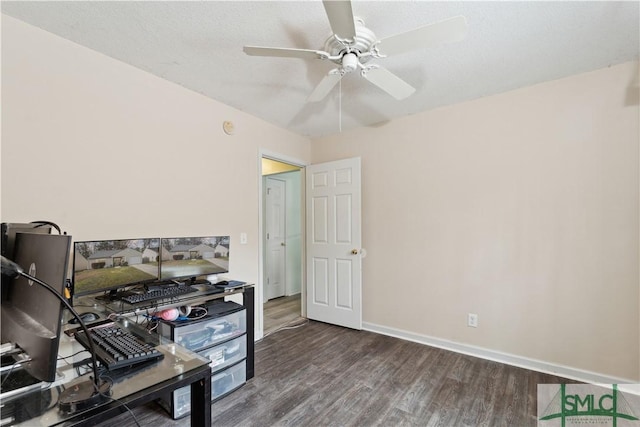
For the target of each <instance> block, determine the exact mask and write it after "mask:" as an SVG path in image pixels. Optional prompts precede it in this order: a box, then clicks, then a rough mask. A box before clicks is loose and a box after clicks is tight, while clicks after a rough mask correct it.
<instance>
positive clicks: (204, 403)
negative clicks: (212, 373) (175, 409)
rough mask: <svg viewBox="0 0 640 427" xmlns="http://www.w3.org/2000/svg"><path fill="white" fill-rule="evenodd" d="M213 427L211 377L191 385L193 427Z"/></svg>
mask: <svg viewBox="0 0 640 427" xmlns="http://www.w3.org/2000/svg"><path fill="white" fill-rule="evenodd" d="M210 426H211V377H208V378H204V379H200V380H198V381H195V382H194V383H192V384H191V427H210Z"/></svg>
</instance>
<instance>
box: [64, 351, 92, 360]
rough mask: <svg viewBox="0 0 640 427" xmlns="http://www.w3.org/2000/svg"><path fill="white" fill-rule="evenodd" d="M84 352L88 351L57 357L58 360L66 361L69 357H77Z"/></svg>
mask: <svg viewBox="0 0 640 427" xmlns="http://www.w3.org/2000/svg"><path fill="white" fill-rule="evenodd" d="M85 351H86V352H88V351H89V350H86V349H84V350H80V351H76V352H75V353H73V354H72V355H71V356H60V357H58V360H66V359H68V358H70V357H73V356H77V355H78V354H80V353H84V352H85Z"/></svg>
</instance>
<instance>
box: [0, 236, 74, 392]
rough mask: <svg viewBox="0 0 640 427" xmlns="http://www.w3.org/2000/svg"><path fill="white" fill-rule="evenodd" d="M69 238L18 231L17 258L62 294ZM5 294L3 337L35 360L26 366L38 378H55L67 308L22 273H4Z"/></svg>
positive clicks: (16, 259) (47, 379) (51, 379)
mask: <svg viewBox="0 0 640 427" xmlns="http://www.w3.org/2000/svg"><path fill="white" fill-rule="evenodd" d="M70 249H71V236H67V235H55V234H34V233H17V234H16V236H15V246H14V249H13V250H14V252H13V253H14V259H13V261H15V262H16V263H17V264H18V265H19V266H20V267H22V268H23V269H24V271H25V272H28V273H29V274H30V275H31V276H34V277H36V278H37V279H40V280H42V281H43V282H45V283H47V284H48V285H50V286H51V287H52V288H54V289H55V290H56V291H57V292H58V293H59V294H60V295H63V292H64V287H65V281H66V278H67V269H68V262H69V251H70ZM2 286H3V287H7V288H8V289H7V298H6V299H5V300H3V301H2V310H1V311H0V313H1V319H2V324H1V332H0V333H1V335H2V337H1V339H2V342H3V343H7V342H11V343H14V344H16V345H17V346H18V347H20V348H21V349H22V350H24V352H25V353H26V354H27V355H28V356H29V358H30V359H31V361H30V362H27V363H25V364H24V368H25V370H26V371H27V372H28V373H29V374H31V375H32V376H33V377H34V378H36V379H38V380H40V381H47V382H52V381H54V380H55V372H56V362H57V358H58V344H59V341H60V328H61V322H62V313H63V309H64V306H63V305H62V303H61V302H60V300H59V299H58V298H56V296H55V295H53V294H52V293H51V292H49V291H48V290H47V289H46V288H44V287H43V286H41V285H39V284H37V283H34V282H32V281H30V280H27V279H25V278H24V277H16V278H14V279H13V280H9V279H7V278H6V277H3V283H2Z"/></svg>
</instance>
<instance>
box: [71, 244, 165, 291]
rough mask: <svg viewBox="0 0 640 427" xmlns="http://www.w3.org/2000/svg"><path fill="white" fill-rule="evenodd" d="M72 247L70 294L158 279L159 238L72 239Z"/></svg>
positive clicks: (112, 289)
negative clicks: (71, 283) (71, 284)
mask: <svg viewBox="0 0 640 427" xmlns="http://www.w3.org/2000/svg"><path fill="white" fill-rule="evenodd" d="M73 249H74V251H73V295H74V296H80V295H86V294H95V293H100V292H106V291H115V290H117V289H119V288H124V287H127V286H132V285H137V284H140V283H145V282H149V281H154V280H157V279H158V261H159V259H160V239H159V238H152V239H127V240H98V241H92V242H74V244H73Z"/></svg>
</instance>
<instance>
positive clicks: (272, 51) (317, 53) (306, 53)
mask: <svg viewBox="0 0 640 427" xmlns="http://www.w3.org/2000/svg"><path fill="white" fill-rule="evenodd" d="M242 50H244V53H246V54H247V55H251V56H277V57H282V58H302V59H323V58H326V57H328V56H329V54H328V53H327V52H323V51H321V50H312V49H288V48H284V47H261V46H245V47H244V48H243V49H242Z"/></svg>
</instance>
